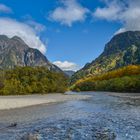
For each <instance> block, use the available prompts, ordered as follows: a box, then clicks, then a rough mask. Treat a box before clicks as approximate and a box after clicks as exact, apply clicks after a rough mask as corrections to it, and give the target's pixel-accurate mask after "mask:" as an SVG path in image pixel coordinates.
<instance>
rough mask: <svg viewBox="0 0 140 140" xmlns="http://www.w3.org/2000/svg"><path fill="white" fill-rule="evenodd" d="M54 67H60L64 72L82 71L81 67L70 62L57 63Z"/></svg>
mask: <svg viewBox="0 0 140 140" xmlns="http://www.w3.org/2000/svg"><path fill="white" fill-rule="evenodd" d="M53 64H54V65H56V66H58V67H59V68H61V69H62V70H72V71H77V70H78V69H80V67H79V66H78V65H77V64H75V63H73V62H68V61H64V62H61V61H55V62H53Z"/></svg>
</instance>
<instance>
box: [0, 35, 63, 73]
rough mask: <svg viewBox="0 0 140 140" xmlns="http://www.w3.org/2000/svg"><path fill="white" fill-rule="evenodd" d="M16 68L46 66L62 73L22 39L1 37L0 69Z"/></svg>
mask: <svg viewBox="0 0 140 140" xmlns="http://www.w3.org/2000/svg"><path fill="white" fill-rule="evenodd" d="M16 66H31V67H36V66H46V67H47V68H48V69H49V70H53V71H58V72H59V71H61V70H60V69H59V68H58V67H57V66H55V65H53V64H51V63H50V62H49V61H48V59H47V58H46V57H45V56H44V55H43V54H42V53H41V52H40V51H39V50H37V49H33V48H30V47H29V46H28V45H27V44H26V43H25V42H24V41H23V40H22V39H21V38H19V37H17V36H14V37H13V38H8V37H7V36H5V35H0V68H1V69H12V68H14V67H16Z"/></svg>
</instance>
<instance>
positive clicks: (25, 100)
mask: <svg viewBox="0 0 140 140" xmlns="http://www.w3.org/2000/svg"><path fill="white" fill-rule="evenodd" d="M87 98H90V96H88V95H64V94H47V95H25V96H0V110H6V109H13V108H22V107H27V106H33V105H40V104H47V103H57V102H64V101H71V100H83V99H87Z"/></svg>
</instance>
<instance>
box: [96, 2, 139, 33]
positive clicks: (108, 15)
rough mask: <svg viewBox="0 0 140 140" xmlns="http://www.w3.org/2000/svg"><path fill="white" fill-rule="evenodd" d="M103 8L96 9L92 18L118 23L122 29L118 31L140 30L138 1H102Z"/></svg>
mask: <svg viewBox="0 0 140 140" xmlns="http://www.w3.org/2000/svg"><path fill="white" fill-rule="evenodd" d="M103 1H104V4H105V6H104V7H97V8H96V10H95V12H94V13H93V16H94V17H96V18H98V19H104V20H108V21H118V22H121V23H122V24H123V27H122V28H121V29H120V30H119V31H118V33H119V32H124V31H128V30H132V31H133V30H140V24H139V23H140V1H139V0H127V1H124V0H103Z"/></svg>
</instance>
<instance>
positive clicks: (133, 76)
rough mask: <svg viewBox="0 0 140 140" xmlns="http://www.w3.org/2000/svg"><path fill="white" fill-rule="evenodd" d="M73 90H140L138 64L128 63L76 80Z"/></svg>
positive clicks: (139, 69) (139, 67)
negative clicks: (127, 64)
mask: <svg viewBox="0 0 140 140" xmlns="http://www.w3.org/2000/svg"><path fill="white" fill-rule="evenodd" d="M70 89H71V90H73V91H113V92H140V66H139V65H137V66H136V65H130V66H125V67H123V68H119V69H117V70H113V71H110V72H107V73H104V74H101V75H96V76H91V75H90V76H88V77H86V78H83V79H80V80H78V81H77V82H76V83H75V84H73V85H72V86H71V88H70Z"/></svg>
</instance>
